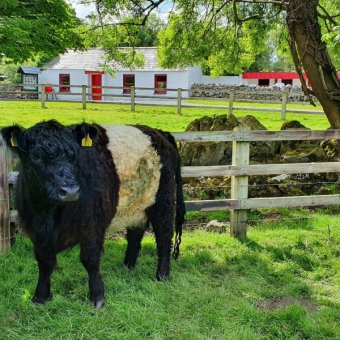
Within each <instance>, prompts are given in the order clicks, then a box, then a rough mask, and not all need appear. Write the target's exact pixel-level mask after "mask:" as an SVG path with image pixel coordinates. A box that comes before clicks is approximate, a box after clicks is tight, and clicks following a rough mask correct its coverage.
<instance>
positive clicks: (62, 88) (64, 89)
mask: <svg viewBox="0 0 340 340" xmlns="http://www.w3.org/2000/svg"><path fill="white" fill-rule="evenodd" d="M65 77H67V78H68V80H65V79H63V78H65ZM70 84H71V77H70V74H69V73H62V74H59V92H70V87H69V86H67V87H65V86H63V85H70Z"/></svg>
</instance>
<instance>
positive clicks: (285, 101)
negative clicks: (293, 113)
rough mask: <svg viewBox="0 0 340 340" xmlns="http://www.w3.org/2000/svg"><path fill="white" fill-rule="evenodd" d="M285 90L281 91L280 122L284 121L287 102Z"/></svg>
mask: <svg viewBox="0 0 340 340" xmlns="http://www.w3.org/2000/svg"><path fill="white" fill-rule="evenodd" d="M288 94H289V92H288V91H287V90H283V91H282V109H281V120H286V110H287V101H288Z"/></svg>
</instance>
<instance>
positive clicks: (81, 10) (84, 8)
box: [67, 0, 95, 19]
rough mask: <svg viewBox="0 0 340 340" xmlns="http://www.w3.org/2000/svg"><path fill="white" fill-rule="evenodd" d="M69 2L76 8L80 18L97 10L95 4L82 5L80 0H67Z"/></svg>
mask: <svg viewBox="0 0 340 340" xmlns="http://www.w3.org/2000/svg"><path fill="white" fill-rule="evenodd" d="M67 2H68V3H69V4H70V5H71V6H72V7H73V8H74V9H75V11H76V15H77V17H78V18H81V19H85V18H86V16H87V15H89V14H90V13H91V12H93V11H94V10H95V6H94V5H93V4H89V5H82V4H79V3H78V1H72V0H67Z"/></svg>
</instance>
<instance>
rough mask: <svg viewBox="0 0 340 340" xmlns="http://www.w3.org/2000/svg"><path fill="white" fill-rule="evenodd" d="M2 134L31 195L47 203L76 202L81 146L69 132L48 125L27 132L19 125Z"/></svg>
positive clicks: (42, 124)
mask: <svg viewBox="0 0 340 340" xmlns="http://www.w3.org/2000/svg"><path fill="white" fill-rule="evenodd" d="M1 133H2V135H3V137H4V139H5V141H6V143H7V145H8V146H9V147H10V148H11V149H12V151H14V152H15V153H16V154H17V155H18V156H19V158H20V160H21V164H22V179H23V180H24V181H25V186H26V187H28V188H29V190H30V191H31V192H32V193H34V194H36V195H38V197H40V198H41V199H42V200H46V201H48V202H49V201H53V202H60V203H62V202H70V201H76V200H78V197H79V192H80V191H79V182H78V179H77V171H78V170H77V169H78V166H77V159H78V154H79V148H80V145H79V143H78V142H77V140H76V138H75V136H74V134H73V133H72V131H71V130H70V129H69V128H67V127H65V126H63V125H61V124H59V123H58V122H56V121H47V122H42V123H38V124H37V125H35V126H33V127H31V128H29V129H24V128H22V127H20V126H18V125H14V126H10V127H5V128H3V129H2V130H1Z"/></svg>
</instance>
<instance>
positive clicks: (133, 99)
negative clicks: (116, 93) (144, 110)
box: [131, 86, 135, 111]
mask: <svg viewBox="0 0 340 340" xmlns="http://www.w3.org/2000/svg"><path fill="white" fill-rule="evenodd" d="M131 111H135V87H134V86H131Z"/></svg>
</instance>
